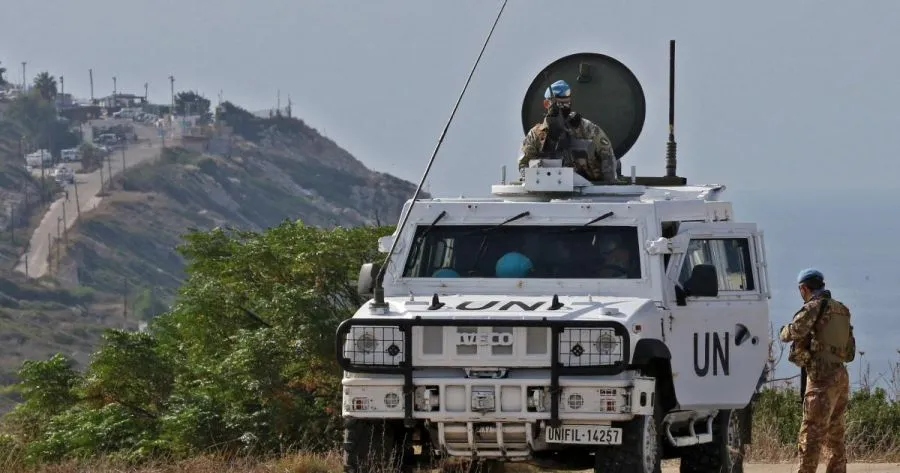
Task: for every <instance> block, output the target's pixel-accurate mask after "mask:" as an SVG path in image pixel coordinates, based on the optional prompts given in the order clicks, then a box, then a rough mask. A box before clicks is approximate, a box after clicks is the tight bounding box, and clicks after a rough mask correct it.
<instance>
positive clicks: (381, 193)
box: [0, 104, 415, 412]
mask: <svg viewBox="0 0 900 473" xmlns="http://www.w3.org/2000/svg"><path fill="white" fill-rule="evenodd" d="M224 109H225V111H224V113H222V114H220V116H219V119H220V125H227V126H229V127H231V128H233V133H231V134H229V133H227V132H225V133H224V134H222V133H220V134H219V135H218V137H215V139H214V140H213V141H212V142H211V144H210V145H209V148H210V149H213V148H217V149H215V150H216V151H218V152H217V153H208V152H203V150H202V149H196V148H197V147H195V149H194V150H190V149H186V148H165V149H164V150H163V151H162V154H161V157H160V159H158V160H155V161H152V162H145V163H142V164H140V165H137V166H135V167H133V168H129V169H128V170H126V172H125V173H124V175H122V176H119V177H118V178H117V179H114V180H113V191H112V192H111V193H110V195H109V196H107V197H104V199H103V201H102V202H101V203H100V205H99V206H98V207H97V208H96V209H95V210H93V211H91V212H88V213H82V215H81V218H80V220H79V221H78V223H76V224H75V226H74V227H73V228H71V229H70V230H69V232H68V245H64V246H63V247H61V248H60V250H61V251H60V255H61V257H60V264H59V265H57V261H55V259H56V250H55V248H54V250H53V251H52V252H51V257H52V259H54V261H53V263H52V266H51V267H52V274H51V275H50V276H45V277H44V278H42V281H41V282H40V283H38V282H35V281H27V280H25V278H24V277H23V276H22V275H20V274H17V273H16V274H12V273H11V272H10V271H9V268H11V266H12V264H13V263H14V261H15V256H14V255H13V254H10V255H9V257H7V258H6V260H4V261H2V263H3V266H2V272H0V334H2V337H3V340H0V385H3V384H6V383H8V382H9V381H11V377H12V373H13V371H14V369H15V367H17V366H19V365H20V364H21V362H22V361H23V360H24V359H30V358H46V357H47V356H49V355H50V354H52V353H54V352H56V351H62V352H63V353H64V354H66V355H70V356H74V357H75V358H76V360H78V361H79V362H80V363H82V364H83V363H84V362H85V361H86V359H85V356H86V354H87V353H89V352H90V351H91V348H92V347H93V346H94V344H95V343H96V342H97V340H98V335H99V333H100V331H101V329H102V327H109V326H126V327H129V328H136V327H137V326H138V322H139V321H141V320H148V319H149V318H151V317H153V316H154V315H155V314H158V313H160V312H161V311H164V310H166V309H167V308H168V304H169V303H170V302H171V300H172V297H173V296H174V294H175V292H176V290H177V288H178V286H179V285H180V283H181V281H182V278H183V277H184V272H183V267H184V261H183V259H182V257H181V256H180V255H179V254H178V253H177V251H176V247H177V246H178V245H180V244H181V242H182V240H181V238H182V235H184V234H185V233H186V232H188V231H189V230H191V229H201V230H202V229H209V228H213V227H216V226H220V227H232V228H238V229H248V230H261V229H264V228H267V227H271V226H274V225H277V224H278V223H280V222H281V221H283V220H284V219H292V220H294V219H300V220H302V221H303V222H304V223H307V224H310V225H316V226H324V227H332V226H336V225H340V226H356V225H361V224H366V223H379V222H380V223H393V222H396V220H397V219H398V218H399V212H400V209H401V207H402V204H403V202H404V201H405V200H407V199H408V198H409V197H410V196H411V195H412V193H413V191H414V190H415V186H414V185H413V184H412V183H409V182H406V181H403V180H400V179H397V178H395V177H393V176H390V175H388V174H383V173H378V172H373V171H371V170H369V169H367V168H366V167H365V166H364V165H363V164H362V163H361V162H359V161H358V160H357V159H356V158H354V157H353V156H352V155H350V154H349V153H348V152H346V151H345V150H343V149H341V148H340V147H339V146H338V145H337V144H335V143H334V142H333V141H331V140H329V139H327V138H324V137H322V136H321V135H320V134H318V133H317V132H316V131H315V130H314V129H312V128H310V127H309V126H307V125H306V124H304V123H303V122H302V121H301V120H297V119H293V118H287V117H274V118H265V119H263V118H258V117H254V116H252V115H251V114H249V113H247V112H246V111H244V110H242V109H240V108H237V107H234V106H232V105H231V104H226V105H225V107H224ZM223 143H225V145H224V146H214V145H216V144H218V145H222V144H223ZM203 147H206V146H205V145H204V146H203ZM21 174H22V177H21V179H19V181H20V182H11V185H8V186H7V188H15V186H17V185H21V182H26V181H28V182H32V184H33V182H34V181H33V179H32V180H31V181H29V177H28V176H27V173H25V172H22V173H21ZM16 180H17V179H16V178H15V177H13V178H12V180H11V181H16ZM0 189H2V188H0ZM37 218H40V215H38V216H37ZM21 234H22V237H23V238H21V239H22V241H24V240H25V238H24V237H26V236H28V234H27V233H26V232H25V231H24V229H23V230H21ZM8 251H10V252H13V250H12V249H10V250H8ZM13 308H15V310H13ZM79 354H80V355H79ZM0 389H2V388H0ZM2 398H3V394H2V391H0V412H2V411H3V410H4V405H3V400H2Z"/></svg>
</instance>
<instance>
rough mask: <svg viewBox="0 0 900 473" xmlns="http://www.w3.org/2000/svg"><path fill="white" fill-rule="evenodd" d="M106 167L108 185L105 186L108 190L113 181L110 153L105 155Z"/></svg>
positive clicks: (110, 188)
mask: <svg viewBox="0 0 900 473" xmlns="http://www.w3.org/2000/svg"><path fill="white" fill-rule="evenodd" d="M100 165H101V166H102V165H103V164H102V163H101V164H100ZM106 167H107V170H109V174H107V175H106V177H107V179H106V180H107V182H108V183H109V186H107V187H109V190H112V185H113V183H112V153H109V154H108V155H106Z"/></svg>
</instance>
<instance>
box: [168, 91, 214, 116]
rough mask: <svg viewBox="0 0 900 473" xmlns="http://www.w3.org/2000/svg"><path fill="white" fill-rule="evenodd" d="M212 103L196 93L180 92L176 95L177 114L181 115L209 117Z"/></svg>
mask: <svg viewBox="0 0 900 473" xmlns="http://www.w3.org/2000/svg"><path fill="white" fill-rule="evenodd" d="M209 106H210V101H209V99H207V98H206V97H204V96H202V95H200V94H198V93H197V92H194V91H191V90H189V91H185V92H178V94H176V95H175V112H176V113H177V114H179V115H202V116H204V117H206V116H207V115H209Z"/></svg>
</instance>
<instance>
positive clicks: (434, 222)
mask: <svg viewBox="0 0 900 473" xmlns="http://www.w3.org/2000/svg"><path fill="white" fill-rule="evenodd" d="M446 215H447V211H446V210H441V213H439V214H438V216H437V217H436V218H435V219H434V220H432V221H431V225H429V226H427V227H425V231H423V232H422V234H421V235H419V238H420V239H425V236H426V235H428V232H430V231H431V229H432V228H434V226H435V225H437V223H438V222H440V221H441V219H442V218H444V217H445V216H446Z"/></svg>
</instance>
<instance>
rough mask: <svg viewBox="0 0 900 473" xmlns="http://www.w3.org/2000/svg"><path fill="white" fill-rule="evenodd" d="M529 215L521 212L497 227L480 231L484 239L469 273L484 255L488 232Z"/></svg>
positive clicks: (526, 212) (527, 212) (529, 213)
mask: <svg viewBox="0 0 900 473" xmlns="http://www.w3.org/2000/svg"><path fill="white" fill-rule="evenodd" d="M529 215H531V212H529V211H527V210H526V211H525V212H522V213H520V214H519V215H516V216H514V217H510V218H508V219H506V220H504V221H502V222H500V223H498V224H497V225H494V226H493V227H488V228H484V229H482V230H481V233H483V234H484V237H483V238H482V239H481V245H480V246H479V247H478V253H476V254H475V261H474V262H473V263H472V270H471V271H474V270H475V268H477V267H478V262H479V261H480V260H481V256H482V255H483V254H484V250H485V248H487V237H488V236H487V233H488V232H490V231H491V230H495V229H497V228H500V227H502V226H503V225H506V224H507V223H509V222H512V221H515V220H518V219H520V218H524V217H527V216H529ZM471 271H470V272H471Z"/></svg>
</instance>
